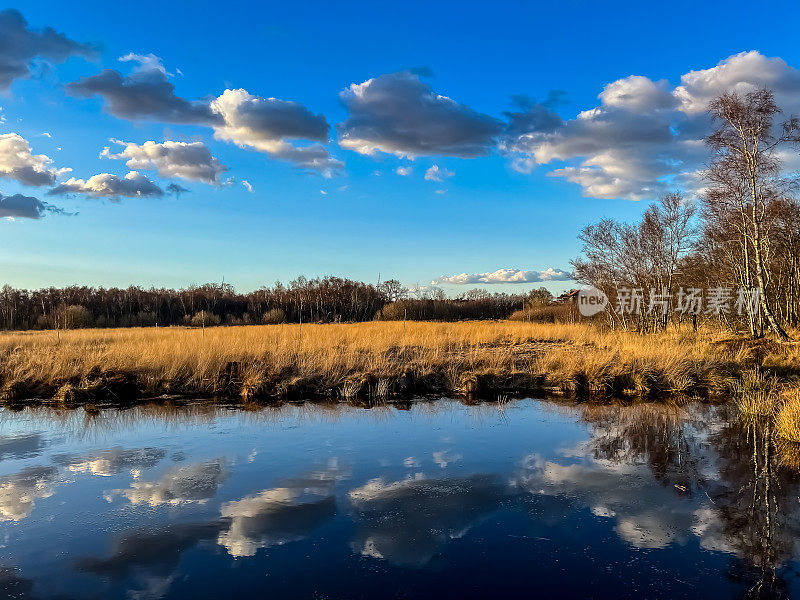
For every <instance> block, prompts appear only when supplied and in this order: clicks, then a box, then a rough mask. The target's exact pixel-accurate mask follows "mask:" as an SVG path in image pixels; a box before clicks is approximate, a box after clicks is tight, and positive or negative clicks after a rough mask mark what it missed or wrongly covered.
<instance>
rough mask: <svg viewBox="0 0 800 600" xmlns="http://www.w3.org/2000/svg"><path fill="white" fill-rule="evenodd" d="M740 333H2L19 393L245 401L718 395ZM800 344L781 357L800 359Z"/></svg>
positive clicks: (523, 329) (273, 329) (379, 328)
mask: <svg viewBox="0 0 800 600" xmlns="http://www.w3.org/2000/svg"><path fill="white" fill-rule="evenodd" d="M730 342H731V341H730V340H726V339H724V337H723V336H722V335H721V334H719V333H717V332H714V331H710V330H709V331H701V332H699V333H694V332H692V331H690V330H671V331H669V332H667V333H664V334H658V335H638V334H634V333H626V332H612V331H605V330H601V329H599V328H596V327H593V326H592V325H589V324H580V323H578V324H555V325H553V324H537V323H526V322H510V321H504V322H488V321H472V322H459V323H429V322H427V323H426V322H409V323H406V324H405V325H404V324H403V323H401V322H371V323H357V324H331V325H318V324H313V325H303V327H302V342H301V340H300V328H299V326H298V325H296V324H283V325H261V326H245V327H216V328H206V330H205V332H203V331H202V330H200V329H187V328H161V329H158V328H140V329H105V330H100V329H89V330H75V331H67V332H61V333H60V335H57V334H56V332H53V331H43V332H23V333H5V334H2V335H0V379H1V380H2V394H3V396H4V398H5V399H6V400H11V399H15V398H21V397H25V396H31V395H36V396H53V395H55V396H56V397H59V398H61V399H62V400H65V401H69V400H70V399H74V400H76V401H77V400H80V398H84V399H85V397H86V395H87V393H88V391H91V390H92V389H95V390H101V391H102V390H105V391H108V390H111V391H112V393H111V395H113V390H115V389H116V390H120V389H121V390H123V392H124V390H125V388H124V387H122V388H120V386H121V385H123V384H126V385H135V387H136V389H138V390H139V391H140V392H141V393H143V394H144V395H147V396H155V395H160V394H169V393H180V394H202V395H207V394H226V395H241V396H242V397H243V398H244V399H255V398H260V397H266V396H284V395H291V394H311V393H327V394H328V395H331V396H339V397H353V396H357V395H361V396H365V395H366V396H372V397H386V396H389V395H392V394H397V393H402V392H404V391H415V392H420V391H423V392H424V391H431V392H433V391H435V392H445V393H447V392H462V393H471V392H473V393H481V392H486V391H515V390H516V391H525V390H529V389H534V388H537V387H541V388H546V387H556V388H559V389H561V390H564V391H577V392H603V393H612V394H617V395H625V394H640V395H645V394H655V393H674V392H681V393H705V392H710V393H717V392H723V391H725V390H726V389H728V388H729V387H730V385H731V378H732V377H734V376H736V375H737V373H738V371H739V368H740V367H741V365H742V364H744V363H746V362H747V361H748V360H750V358H749V354H748V353H749V352H750V350H751V349H750V348H747V347H746V345H739V346H737V345H736V344H732V343H730ZM793 352H794V354H791V355H781V358H780V360H781V361H782V363H781V364H783V365H786V364H790V365H791V364H800V361H798V351H797V350H796V349H795V350H794V351H793ZM761 358H762V359H763V357H761ZM115 378H116V379H115ZM120 378H122V379H120ZM93 386H94V387H93ZM115 386H116V387H115ZM87 390H88V391H87ZM123 392H120V393H123ZM98 393H99V392H98Z"/></svg>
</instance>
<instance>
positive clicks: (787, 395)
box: [775, 386, 800, 443]
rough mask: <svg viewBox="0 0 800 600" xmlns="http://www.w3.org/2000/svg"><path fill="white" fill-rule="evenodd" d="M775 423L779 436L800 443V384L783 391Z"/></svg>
mask: <svg viewBox="0 0 800 600" xmlns="http://www.w3.org/2000/svg"><path fill="white" fill-rule="evenodd" d="M775 425H776V433H777V434H778V436H780V437H781V438H783V439H784V440H787V441H789V442H795V443H800V386H794V387H792V388H789V389H787V390H786V391H785V392H784V393H783V402H782V403H781V406H780V409H779V410H778V415H777V418H776V419H775Z"/></svg>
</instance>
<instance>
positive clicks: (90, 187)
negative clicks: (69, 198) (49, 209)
mask: <svg viewBox="0 0 800 600" xmlns="http://www.w3.org/2000/svg"><path fill="white" fill-rule="evenodd" d="M47 193H48V195H51V196H58V195H63V194H86V195H87V196H92V197H94V198H112V199H116V198H120V197H125V198H146V197H160V196H163V195H164V190H162V189H161V188H160V187H158V186H157V185H156V184H155V183H153V182H152V181H150V180H149V179H148V178H147V177H145V176H144V175H142V174H140V173H138V172H137V171H131V172H130V173H128V174H127V175H125V177H119V176H118V175H113V174H111V173H100V174H98V175H92V176H91V177H89V179H86V180H83V179H75V178H74V177H70V178H69V179H68V180H67V181H65V182H64V183H62V184H60V185H57V186H56V187H54V188H53V189H52V190H50V191H49V192H47Z"/></svg>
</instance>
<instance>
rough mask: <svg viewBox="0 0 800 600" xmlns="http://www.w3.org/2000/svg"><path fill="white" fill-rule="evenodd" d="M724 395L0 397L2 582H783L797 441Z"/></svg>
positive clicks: (617, 590) (252, 588)
mask: <svg viewBox="0 0 800 600" xmlns="http://www.w3.org/2000/svg"><path fill="white" fill-rule="evenodd" d="M729 412H730V409H728V408H726V407H713V406H707V405H700V404H691V405H688V406H684V407H682V408H677V407H672V408H669V407H664V406H660V405H650V404H647V405H637V406H631V407H607V406H606V407H602V406H590V405H574V404H559V403H553V402H545V401H536V400H523V401H514V402H511V403H509V404H507V405H505V406H503V407H498V406H497V405H495V404H484V405H479V406H466V405H463V404H460V403H458V402H454V401H449V400H439V401H436V402H420V403H414V404H413V406H412V408H411V409H410V410H405V411H401V410H396V409H394V408H385V409H372V410H365V409H360V408H354V407H349V406H344V405H341V406H335V407H333V406H332V407H325V406H318V405H312V404H304V405H286V406H283V407H281V408H272V409H264V410H262V411H254V412H243V411H240V410H236V409H234V408H225V407H214V406H203V405H195V406H190V407H185V408H177V409H163V408H155V407H141V408H136V409H132V410H127V411H114V410H109V411H103V412H101V413H100V414H99V415H95V416H90V415H87V414H85V413H84V412H83V411H81V410H77V411H63V412H57V411H53V410H44V409H38V410H34V409H25V410H23V411H21V412H10V411H3V412H1V413H0V595H3V594H5V595H9V596H12V597H20V598H29V597H30V598H56V597H57V598H142V599H143V598H225V597H237V596H238V597H264V598H433V597H436V598H450V597H454V598H531V597H542V598H556V597H557V598H570V597H595V598H676V597H685V598H697V597H702V598H739V597H772V596H779V597H795V598H797V597H800V579H799V578H798V565H799V563H798V556H800V544H798V542H800V537H798V533H800V497H799V496H798V495H799V494H800V477H798V476H797V475H796V473H797V471H796V470H795V469H794V468H793V467H791V466H787V465H786V464H785V463H786V462H787V461H788V462H790V463H791V462H792V458H791V456H792V454H791V452H788V453H787V452H786V451H785V449H784V450H782V449H781V448H779V447H777V446H776V444H775V443H774V442H773V441H772V437H771V436H770V432H769V431H768V430H765V429H764V427H757V426H747V425H744V424H741V423H739V422H737V421H734V420H732V419H731V417H730V416H729V414H728V413H729ZM795 462H796V461H795Z"/></svg>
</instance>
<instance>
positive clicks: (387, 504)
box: [350, 475, 508, 567]
mask: <svg viewBox="0 0 800 600" xmlns="http://www.w3.org/2000/svg"><path fill="white" fill-rule="evenodd" d="M507 494H508V487H507V486H506V485H503V484H502V483H501V482H500V481H499V480H498V479H497V478H496V477H492V476H485V475H473V476H471V477H464V478H448V479H425V478H421V477H416V478H409V479H404V480H402V481H394V482H391V483H386V482H384V481H383V480H381V479H374V480H372V481H370V482H368V483H367V484H365V485H363V486H361V487H359V488H356V489H354V490H352V491H351V492H350V502H351V504H352V506H353V508H354V509H355V513H354V519H355V520H356V522H357V523H358V528H357V530H356V534H355V536H354V538H353V542H352V544H351V547H352V548H353V550H354V551H356V552H359V553H361V554H362V555H364V556H371V557H373V558H379V559H385V560H388V561H389V562H391V563H393V564H396V565H402V566H415V567H419V566H422V565H424V564H425V563H427V562H428V561H429V560H430V559H431V557H432V556H433V555H434V554H435V553H436V552H438V551H439V550H440V549H441V548H442V547H443V546H444V545H445V544H446V543H447V542H448V541H449V540H451V539H455V538H459V537H462V536H464V535H465V534H466V533H467V532H468V531H469V530H470V528H471V527H472V526H473V525H475V524H476V523H477V522H478V521H480V520H481V519H482V518H484V517H486V515H488V514H489V513H491V512H492V511H493V510H495V509H497V507H498V506H499V504H500V501H501V500H502V499H503V497H505V496H506V495H507Z"/></svg>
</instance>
